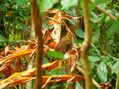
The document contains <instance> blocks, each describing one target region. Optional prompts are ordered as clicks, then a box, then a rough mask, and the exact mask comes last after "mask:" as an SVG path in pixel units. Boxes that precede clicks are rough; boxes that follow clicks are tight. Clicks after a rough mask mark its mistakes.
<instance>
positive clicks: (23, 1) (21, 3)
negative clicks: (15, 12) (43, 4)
mask: <svg viewBox="0 0 119 89" xmlns="http://www.w3.org/2000/svg"><path fill="white" fill-rule="evenodd" d="M15 1H16V3H17V4H18V5H24V4H25V3H26V2H28V0H15Z"/></svg>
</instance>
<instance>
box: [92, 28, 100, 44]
mask: <svg viewBox="0 0 119 89" xmlns="http://www.w3.org/2000/svg"><path fill="white" fill-rule="evenodd" d="M99 37H100V29H96V32H95V33H94V35H93V37H92V42H93V43H96V42H98V40H99Z"/></svg>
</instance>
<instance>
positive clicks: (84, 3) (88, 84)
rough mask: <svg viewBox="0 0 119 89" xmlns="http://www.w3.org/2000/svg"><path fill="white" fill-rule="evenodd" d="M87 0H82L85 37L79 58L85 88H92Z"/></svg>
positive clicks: (90, 35) (90, 33)
mask: <svg viewBox="0 0 119 89" xmlns="http://www.w3.org/2000/svg"><path fill="white" fill-rule="evenodd" d="M89 1H90V0H83V1H82V6H83V15H84V26H85V38H84V41H83V43H82V46H81V59H82V64H83V69H84V72H85V74H84V76H85V87H86V89H93V83H92V77H91V68H90V65H89V62H88V50H89V48H90V45H91V38H92V30H91V21H90V11H89Z"/></svg>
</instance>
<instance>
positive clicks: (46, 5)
mask: <svg viewBox="0 0 119 89" xmlns="http://www.w3.org/2000/svg"><path fill="white" fill-rule="evenodd" d="M58 1H59V0H47V1H45V0H38V4H39V8H40V11H41V13H44V12H45V11H46V10H48V9H51V8H52V7H53V5H54V4H56V3H57V2H58Z"/></svg>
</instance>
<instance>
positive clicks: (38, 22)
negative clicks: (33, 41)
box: [32, 0, 43, 89]
mask: <svg viewBox="0 0 119 89" xmlns="http://www.w3.org/2000/svg"><path fill="white" fill-rule="evenodd" d="M32 22H33V23H32V24H34V30H35V34H36V37H37V43H38V46H37V51H36V65H35V66H36V84H35V89H41V88H42V59H43V58H42V56H43V34H42V17H41V14H40V11H39V8H38V5H37V0H32Z"/></svg>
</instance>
